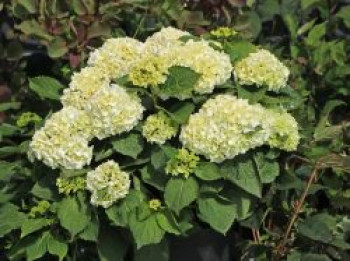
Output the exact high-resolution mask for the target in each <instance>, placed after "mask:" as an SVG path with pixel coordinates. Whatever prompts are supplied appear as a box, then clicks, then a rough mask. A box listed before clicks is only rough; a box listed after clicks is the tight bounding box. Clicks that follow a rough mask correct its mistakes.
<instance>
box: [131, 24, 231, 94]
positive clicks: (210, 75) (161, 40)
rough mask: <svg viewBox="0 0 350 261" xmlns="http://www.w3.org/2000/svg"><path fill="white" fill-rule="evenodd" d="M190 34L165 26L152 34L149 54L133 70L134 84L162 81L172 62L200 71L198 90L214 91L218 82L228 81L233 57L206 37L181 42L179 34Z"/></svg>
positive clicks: (151, 83)
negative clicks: (216, 48) (213, 46)
mask: <svg viewBox="0 0 350 261" xmlns="http://www.w3.org/2000/svg"><path fill="white" fill-rule="evenodd" d="M186 35H189V34H188V33H186V32H183V31H180V30H177V29H174V28H165V29H162V30H161V31H160V32H158V33H155V34H154V35H153V36H151V37H149V38H148V39H147V40H146V42H145V51H146V54H145V55H144V57H143V59H141V60H140V61H139V62H138V63H136V64H135V66H134V67H133V68H132V69H131V71H130V79H131V81H132V82H133V84H134V85H137V86H142V87H148V86H154V85H158V84H162V83H164V82H165V81H166V79H167V75H168V69H169V68H170V67H172V66H183V67H188V68H190V69H192V70H194V71H195V72H196V73H198V74H200V78H199V79H198V82H197V83H196V85H195V86H194V90H195V91H196V92H197V93H211V92H213V89H214V88H215V86H217V85H220V84H223V83H225V82H226V81H227V80H228V79H229V78H230V76H231V72H232V65H231V61H230V57H229V56H228V55H227V54H226V53H224V52H221V51H217V50H215V49H213V48H212V47H211V46H210V45H209V42H208V41H205V40H200V41H193V40H188V41H187V42H181V41H180V40H179V38H180V37H182V36H186ZM164 98H166V97H164ZM182 98H188V97H182Z"/></svg>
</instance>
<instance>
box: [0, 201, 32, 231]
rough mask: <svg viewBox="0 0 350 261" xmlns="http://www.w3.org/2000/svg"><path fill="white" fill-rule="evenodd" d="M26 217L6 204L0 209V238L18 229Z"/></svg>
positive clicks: (11, 205)
mask: <svg viewBox="0 0 350 261" xmlns="http://www.w3.org/2000/svg"><path fill="white" fill-rule="evenodd" d="M26 219H27V216H26V215H25V214H24V213H22V212H20V211H19V209H18V207H17V206H16V205H13V204H11V203H8V204H6V205H3V206H2V207H0V220H1V222H0V238H1V237H3V236H4V235H6V234H7V233H9V232H11V231H12V230H14V229H17V228H20V227H21V225H22V223H23V222H24V221H25V220H26Z"/></svg>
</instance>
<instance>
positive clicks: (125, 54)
mask: <svg viewBox="0 0 350 261" xmlns="http://www.w3.org/2000/svg"><path fill="white" fill-rule="evenodd" d="M143 52H144V44H143V43H141V42H139V41H137V40H135V39H133V38H129V37H123V38H111V39H108V40H107V41H106V42H105V43H104V44H103V45H102V47H101V48H98V49H96V50H95V51H94V52H92V53H91V54H90V58H89V60H88V65H90V66H93V67H97V68H99V69H101V71H102V72H103V73H104V74H105V75H106V76H107V77H108V78H110V79H112V78H119V77H122V76H124V75H126V74H128V73H129V71H130V68H131V67H132V66H133V65H134V64H136V63H137V61H138V59H139V58H140V57H141V56H142V55H143Z"/></svg>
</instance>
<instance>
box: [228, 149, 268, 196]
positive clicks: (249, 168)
mask: <svg viewBox="0 0 350 261" xmlns="http://www.w3.org/2000/svg"><path fill="white" fill-rule="evenodd" d="M221 171H222V172H223V173H224V175H225V177H226V179H227V180H229V181H231V182H232V183H234V184H236V185H237V186H239V187H240V188H242V189H243V190H245V191H247V192H248V193H250V194H252V195H255V196H257V197H259V198H260V197H261V190H262V185H261V182H260V179H259V175H258V173H257V172H256V169H255V167H254V164H253V161H252V159H251V158H250V157H249V156H247V155H239V156H236V157H235V158H234V159H233V160H227V161H226V162H224V163H223V166H222V169H221Z"/></svg>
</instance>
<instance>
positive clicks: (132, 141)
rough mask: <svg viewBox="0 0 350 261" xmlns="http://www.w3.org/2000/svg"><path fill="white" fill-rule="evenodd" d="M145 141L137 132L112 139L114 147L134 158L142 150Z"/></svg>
mask: <svg viewBox="0 0 350 261" xmlns="http://www.w3.org/2000/svg"><path fill="white" fill-rule="evenodd" d="M143 143H144V142H143V139H142V137H141V135H140V134H136V133H131V134H128V135H123V136H121V137H118V138H116V139H114V140H113V141H112V145H113V148H114V149H115V150H116V151H117V152H119V153H120V154H123V155H126V156H129V157H132V158H134V159H136V158H137V156H138V155H139V154H140V153H141V152H142V150H143Z"/></svg>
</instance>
